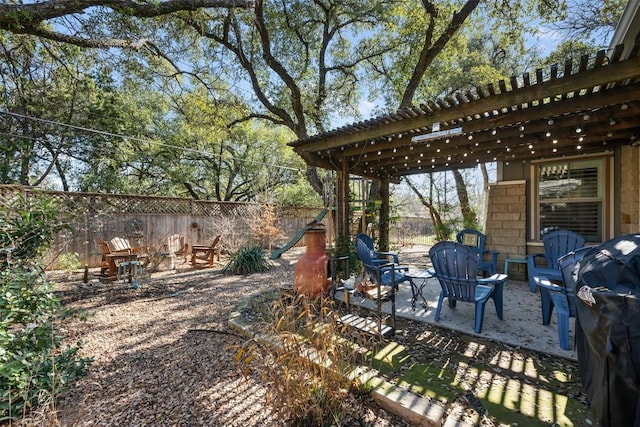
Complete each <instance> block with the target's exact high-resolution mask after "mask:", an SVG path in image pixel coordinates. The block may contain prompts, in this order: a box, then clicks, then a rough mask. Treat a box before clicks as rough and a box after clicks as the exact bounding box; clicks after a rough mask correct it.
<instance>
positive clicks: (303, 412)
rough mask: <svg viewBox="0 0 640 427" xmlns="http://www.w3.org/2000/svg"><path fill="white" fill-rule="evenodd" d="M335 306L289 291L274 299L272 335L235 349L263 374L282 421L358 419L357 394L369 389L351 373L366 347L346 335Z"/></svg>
mask: <svg viewBox="0 0 640 427" xmlns="http://www.w3.org/2000/svg"><path fill="white" fill-rule="evenodd" d="M334 304H335V303H334V301H332V300H331V299H329V298H323V299H318V300H313V301H312V300H308V299H307V298H305V297H303V296H295V295H291V294H286V293H285V294H283V295H282V297H281V298H279V299H276V300H275V302H274V303H273V306H272V310H271V311H272V313H273V315H274V316H273V319H272V323H271V324H270V325H269V327H268V329H267V331H268V332H267V336H269V337H270V338H268V339H265V340H260V341H259V340H257V339H252V340H250V341H248V342H247V343H245V344H244V345H242V346H238V347H235V351H236V357H235V360H236V362H237V363H238V364H239V365H240V366H241V367H242V369H243V372H244V373H245V374H247V375H248V374H249V373H255V374H257V375H259V376H260V378H261V379H262V381H263V382H264V384H265V385H266V386H267V394H266V403H267V405H268V406H269V407H270V408H272V410H273V411H274V413H275V414H276V415H277V416H278V418H279V420H280V421H281V422H282V423H283V424H286V425H295V426H335V425H343V424H344V422H345V420H346V419H348V418H349V417H353V414H351V411H350V408H351V406H352V405H351V404H350V402H353V400H352V399H353V397H354V396H360V395H362V394H363V391H364V390H366V389H365V388H366V385H363V384H359V383H357V382H356V381H355V380H354V379H352V375H351V374H352V372H354V366H357V363H358V362H361V361H362V360H363V351H362V348H361V347H359V346H356V345H354V344H353V342H352V341H350V340H347V339H345V338H344V335H343V333H344V332H345V330H344V328H345V326H344V325H342V324H340V323H339V322H338V319H337V313H336V311H335V307H334ZM354 392H355V393H354Z"/></svg>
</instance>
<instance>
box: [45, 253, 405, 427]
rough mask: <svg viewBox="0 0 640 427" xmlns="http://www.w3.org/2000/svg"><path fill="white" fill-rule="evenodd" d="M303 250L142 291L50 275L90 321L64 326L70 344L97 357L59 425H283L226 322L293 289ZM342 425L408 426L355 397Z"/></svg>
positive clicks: (184, 273) (61, 410)
mask: <svg viewBox="0 0 640 427" xmlns="http://www.w3.org/2000/svg"><path fill="white" fill-rule="evenodd" d="M300 255H301V252H299V250H296V251H290V252H288V253H286V254H284V255H283V257H282V259H280V260H277V261H275V262H274V264H276V267H275V268H274V269H273V270H271V271H269V272H267V273H261V274H253V275H249V276H225V275H222V274H221V273H220V270H219V269H217V268H216V269H206V270H192V269H190V268H189V267H188V266H184V265H183V266H179V270H178V271H177V272H175V273H174V272H163V273H154V274H153V276H152V278H151V279H150V281H149V282H144V283H142V284H141V286H140V288H139V289H137V290H134V289H131V288H130V286H129V285H128V284H123V283H121V282H117V283H116V282H104V283H101V282H95V281H92V283H89V284H86V285H85V284H81V283H80V282H81V278H82V276H81V275H79V276H77V277H75V278H74V280H73V281H68V280H67V279H66V277H64V276H61V275H52V280H54V281H56V282H58V283H59V286H58V287H57V290H58V293H59V295H60V297H61V298H62V300H63V301H64V302H65V303H66V305H67V306H68V307H70V308H75V309H81V310H83V311H85V313H86V314H87V315H88V317H87V320H86V321H80V320H73V321H69V322H68V323H66V324H64V325H62V329H63V331H64V333H65V335H66V336H67V337H68V339H69V340H70V342H73V341H80V342H81V343H82V355H83V356H85V357H93V358H94V362H93V364H92V365H91V366H90V367H89V372H88V375H87V376H85V377H83V378H82V379H81V380H80V381H79V382H78V383H77V384H76V385H74V386H73V388H72V389H71V390H69V392H67V393H66V394H65V395H64V396H63V399H62V401H61V403H60V404H59V406H58V408H57V409H58V415H57V419H58V422H59V424H60V425H62V426H98V425H99V426H123V425H126V426H278V425H283V422H281V421H279V420H278V419H277V418H276V417H275V415H274V414H273V412H272V411H271V410H270V408H269V407H267V406H266V405H265V403H264V402H265V399H264V396H265V392H266V389H265V386H264V385H263V384H262V383H261V381H260V380H259V378H257V377H256V376H249V377H245V376H244V375H243V374H242V373H241V372H240V369H239V367H238V366H237V365H236V364H235V363H234V361H233V358H234V352H233V350H231V347H233V346H235V345H238V344H242V343H243V342H244V340H245V338H243V337H240V336H238V335H236V334H235V333H234V332H233V331H231V330H230V329H229V327H228V325H227V321H228V319H229V315H230V313H231V312H232V311H233V309H234V307H235V306H236V304H237V303H238V302H239V301H240V300H241V299H242V298H244V297H246V296H248V295H251V294H253V293H256V292H260V291H263V290H267V289H273V288H276V287H280V286H287V285H289V286H290V284H291V283H292V280H293V268H294V263H295V260H296V259H297V258H298V257H299V256H300ZM352 400H353V402H352V403H351V404H350V406H351V409H350V411H351V414H349V416H348V417H347V422H346V423H345V424H344V425H354V426H363V425H366V426H377V427H385V426H402V425H406V424H405V423H404V421H403V420H401V419H399V418H398V417H396V416H394V415H393V414H389V413H387V412H386V411H384V410H382V409H381V408H380V407H378V406H377V405H376V404H375V402H373V401H372V400H370V399H368V398H359V399H355V398H354V399H352Z"/></svg>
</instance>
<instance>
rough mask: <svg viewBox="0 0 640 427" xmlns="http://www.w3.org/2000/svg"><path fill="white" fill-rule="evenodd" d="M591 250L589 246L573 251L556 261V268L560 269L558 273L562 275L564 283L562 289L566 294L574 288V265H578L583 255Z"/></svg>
mask: <svg viewBox="0 0 640 427" xmlns="http://www.w3.org/2000/svg"><path fill="white" fill-rule="evenodd" d="M589 250H591V247H590V246H587V247H584V248H579V249H576V250H575V251H571V252H569V253H568V254H566V255H563V256H561V257H560V258H559V259H558V268H560V272H561V273H562V281H563V282H564V288H565V290H566V292H571V290H572V289H574V288H575V286H576V274H575V268H576V264H578V263H579V262H580V261H581V260H582V258H583V257H584V254H586V253H587V252H589Z"/></svg>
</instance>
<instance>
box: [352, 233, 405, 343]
mask: <svg viewBox="0 0 640 427" xmlns="http://www.w3.org/2000/svg"><path fill="white" fill-rule="evenodd" d="M356 253H357V254H358V258H359V259H360V261H362V265H363V266H364V277H365V278H368V279H369V280H371V282H373V283H374V284H375V285H376V286H377V288H378V292H377V297H375V299H376V302H377V310H378V330H379V332H380V333H381V334H383V335H389V334H391V335H392V334H394V333H395V329H396V298H395V291H396V290H397V289H398V284H399V283H402V282H404V281H406V280H407V278H406V277H405V276H404V275H403V274H402V273H401V271H405V270H408V269H409V267H408V266H400V265H397V264H396V263H393V262H389V261H388V260H386V259H384V260H383V261H384V262H382V263H381V262H379V261H380V259H379V258H376V257H375V254H376V252H375V251H371V250H370V249H369V246H368V245H367V243H366V242H365V241H364V240H363V239H356ZM382 286H388V287H389V289H390V291H389V292H388V299H389V300H390V301H391V319H392V326H391V328H390V329H388V330H387V331H386V332H383V328H382V291H381V287H382Z"/></svg>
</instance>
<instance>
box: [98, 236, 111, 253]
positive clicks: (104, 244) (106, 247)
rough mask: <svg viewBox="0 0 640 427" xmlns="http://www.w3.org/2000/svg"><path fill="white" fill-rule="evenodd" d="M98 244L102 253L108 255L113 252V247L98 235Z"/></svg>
mask: <svg viewBox="0 0 640 427" xmlns="http://www.w3.org/2000/svg"><path fill="white" fill-rule="evenodd" d="M96 244H97V245H98V249H100V253H101V254H102V255H107V254H110V253H111V248H110V247H109V245H108V244H107V242H105V241H104V240H102V239H101V238H100V237H96Z"/></svg>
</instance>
